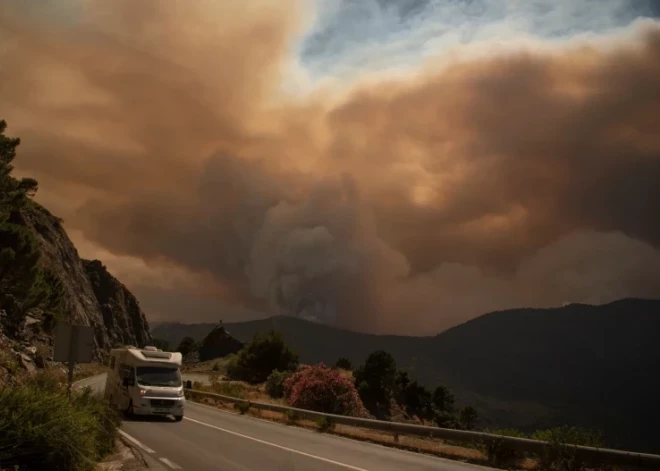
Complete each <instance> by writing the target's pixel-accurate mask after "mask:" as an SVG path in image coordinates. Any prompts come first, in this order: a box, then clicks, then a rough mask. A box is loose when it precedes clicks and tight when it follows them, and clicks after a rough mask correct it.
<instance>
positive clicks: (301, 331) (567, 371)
mask: <svg viewBox="0 0 660 471" xmlns="http://www.w3.org/2000/svg"><path fill="white" fill-rule="evenodd" d="M210 328H212V325H211V324H209V325H206V326H205V325H201V324H198V325H182V324H160V325H158V326H157V327H156V328H154V330H153V335H154V337H156V338H163V339H168V340H169V341H170V342H171V343H172V344H173V345H177V342H178V341H179V340H180V338H182V337H183V336H187V335H190V336H192V337H193V338H196V339H197V340H199V339H200V338H201V337H203V336H204V335H205V334H206V333H208V331H209V330H210ZM226 328H227V330H228V331H229V332H230V333H231V334H232V335H233V336H235V337H236V338H237V339H239V340H241V341H247V340H249V339H250V338H251V337H252V335H253V334H254V333H255V332H257V331H263V330H268V329H271V328H272V329H275V330H278V331H281V332H282V333H283V334H284V337H285V339H286V340H287V342H288V343H290V344H291V345H292V346H293V348H294V349H295V350H296V351H297V352H298V353H299V354H300V357H301V361H302V362H305V363H314V362H318V361H323V362H326V363H334V361H336V359H337V358H338V357H340V356H345V357H347V358H349V359H350V360H351V361H352V362H353V363H354V364H358V363H360V362H362V361H364V359H365V357H366V356H367V354H368V353H369V352H371V351H374V350H376V349H384V350H386V351H388V352H390V353H392V355H393V356H394V357H395V359H396V361H397V363H398V365H399V366H400V367H402V368H407V369H409V370H410V371H411V373H412V374H414V375H415V376H416V377H418V378H419V379H420V380H421V381H422V382H423V383H425V384H427V385H429V386H435V385H437V384H443V385H446V386H449V387H451V388H452V389H454V391H455V392H456V393H457V396H458V399H459V401H460V402H469V403H471V404H473V405H475V406H476V407H477V408H478V410H479V411H480V413H481V415H482V416H483V418H484V420H483V422H482V425H483V426H515V427H518V428H522V429H526V430H531V429H534V428H538V427H542V426H552V425H557V424H561V423H567V424H574V425H582V426H592V427H598V428H600V429H602V430H604V431H605V432H606V435H607V438H608V441H609V443H610V444H611V445H613V446H625V447H626V448H629V449H640V450H648V451H651V450H652V451H656V452H657V451H660V449H659V448H658V447H659V446H660V445H658V443H657V440H654V439H653V438H652V437H653V436H654V432H653V427H655V425H654V424H655V422H657V421H658V420H660V412H659V411H658V409H657V408H655V407H654V406H653V404H655V400H656V397H657V391H658V390H660V377H659V375H658V373H657V372H658V368H659V367H660V301H658V300H642V299H624V300H620V301H617V302H614V303H610V304H607V305H602V306H590V305H580V304H573V305H569V306H565V307H561V308H555V309H515V310H508V311H501V312H493V313H489V314H486V315H484V316H481V317H479V318H477V319H474V320H472V321H469V322H466V323H465V324H462V325H459V326H457V327H454V328H452V329H450V330H448V331H446V332H443V333H441V334H439V335H436V336H434V337H403V336H377V335H368V334H360V333H355V332H348V331H344V330H340V329H335V328H332V327H329V326H326V325H322V324H316V323H311V322H306V321H303V320H300V319H297V318H292V317H274V318H270V319H264V320H258V321H251V322H244V323H233V324H226ZM198 332H199V333H202V335H198Z"/></svg>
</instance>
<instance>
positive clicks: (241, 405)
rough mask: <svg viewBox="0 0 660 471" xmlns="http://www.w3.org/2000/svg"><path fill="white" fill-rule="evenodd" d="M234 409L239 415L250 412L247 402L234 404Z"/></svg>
mask: <svg viewBox="0 0 660 471" xmlns="http://www.w3.org/2000/svg"><path fill="white" fill-rule="evenodd" d="M234 409H236V410H237V411H238V412H239V413H240V414H241V415H244V414H245V413H247V411H249V410H250V403H249V402H235V403H234Z"/></svg>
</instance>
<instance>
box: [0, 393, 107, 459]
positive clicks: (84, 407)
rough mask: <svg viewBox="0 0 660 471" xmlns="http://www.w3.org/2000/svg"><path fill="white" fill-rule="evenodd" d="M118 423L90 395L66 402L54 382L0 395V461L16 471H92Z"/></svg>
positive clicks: (104, 405)
mask: <svg viewBox="0 0 660 471" xmlns="http://www.w3.org/2000/svg"><path fill="white" fill-rule="evenodd" d="M119 423H120V419H119V416H118V415H117V413H116V412H115V411H113V410H112V409H111V408H110V407H109V406H108V405H107V403H106V402H105V401H103V399H101V398H99V397H96V396H94V395H92V394H91V391H90V390H87V391H85V392H83V393H82V394H76V395H74V397H73V398H72V400H71V401H70V400H69V399H68V398H67V397H66V395H65V394H64V393H63V392H62V391H61V389H59V388H58V387H57V386H56V385H55V384H54V383H50V385H49V386H48V387H47V389H41V388H39V387H37V386H36V385H35V384H28V385H26V386H21V387H16V388H8V387H5V388H3V389H2V390H0V462H1V463H2V464H3V466H4V467H8V468H10V469H11V468H12V467H17V468H18V469H21V470H42V469H47V470H49V471H50V470H52V471H60V470H62V471H65V470H66V471H78V470H92V469H94V468H95V466H96V462H97V461H98V460H100V459H101V458H103V456H105V455H106V454H108V453H110V452H111V451H112V449H113V446H114V440H115V437H116V434H117V428H118V426H119Z"/></svg>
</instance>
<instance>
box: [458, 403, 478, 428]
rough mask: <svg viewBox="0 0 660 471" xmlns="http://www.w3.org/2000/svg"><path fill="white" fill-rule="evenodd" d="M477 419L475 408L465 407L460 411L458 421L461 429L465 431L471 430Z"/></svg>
mask: <svg viewBox="0 0 660 471" xmlns="http://www.w3.org/2000/svg"><path fill="white" fill-rule="evenodd" d="M478 419H479V415H478V414H477V411H476V410H475V408H474V407H472V406H465V407H463V408H462V409H461V413H460V416H459V419H458V420H459V422H460V424H461V427H463V428H464V429H465V430H472V429H473V428H474V425H475V424H476V422H477V420H478Z"/></svg>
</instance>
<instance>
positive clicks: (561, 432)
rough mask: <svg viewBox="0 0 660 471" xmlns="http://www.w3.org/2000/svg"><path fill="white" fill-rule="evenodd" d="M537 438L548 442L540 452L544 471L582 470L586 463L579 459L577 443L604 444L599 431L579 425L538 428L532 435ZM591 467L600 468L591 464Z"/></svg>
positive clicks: (597, 446)
mask: <svg viewBox="0 0 660 471" xmlns="http://www.w3.org/2000/svg"><path fill="white" fill-rule="evenodd" d="M532 438H533V439H535V440H541V441H544V442H548V445H547V447H546V448H545V450H544V451H543V453H541V454H540V456H539V457H538V458H539V468H540V469H542V470H544V471H581V470H584V469H585V463H584V462H583V461H582V460H580V459H579V457H578V455H577V453H576V450H575V445H581V446H591V447H596V448H600V447H602V446H603V440H602V436H601V434H600V433H599V432H596V431H594V430H588V429H581V428H578V427H568V426H561V427H555V428H551V429H546V430H537V431H536V432H534V434H533V435H532ZM589 468H590V469H598V468H597V467H593V466H590V467H589Z"/></svg>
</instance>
